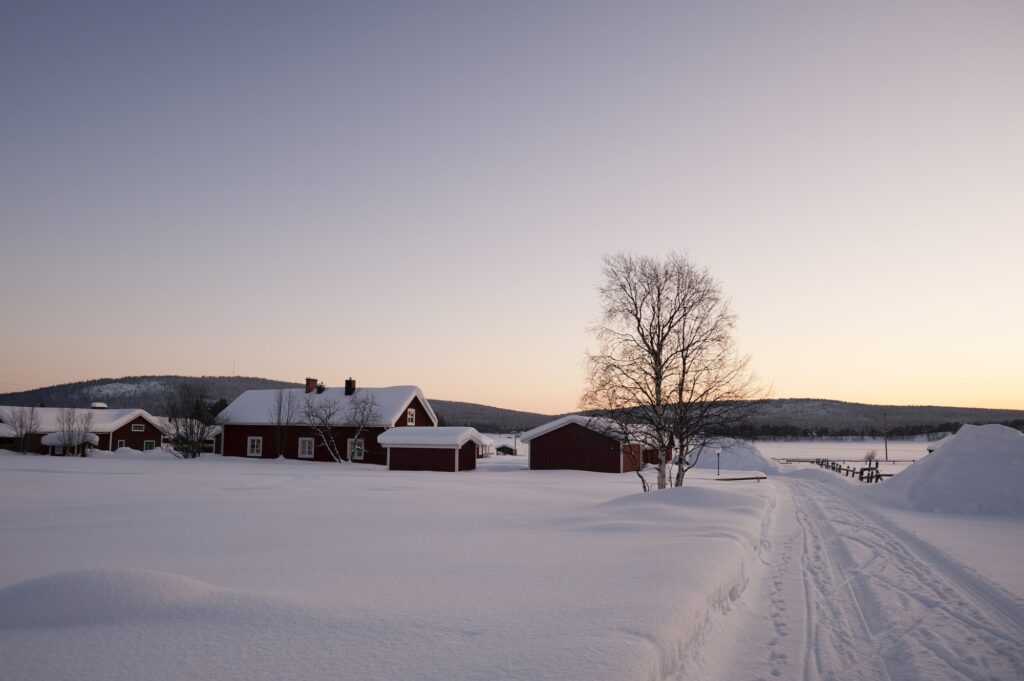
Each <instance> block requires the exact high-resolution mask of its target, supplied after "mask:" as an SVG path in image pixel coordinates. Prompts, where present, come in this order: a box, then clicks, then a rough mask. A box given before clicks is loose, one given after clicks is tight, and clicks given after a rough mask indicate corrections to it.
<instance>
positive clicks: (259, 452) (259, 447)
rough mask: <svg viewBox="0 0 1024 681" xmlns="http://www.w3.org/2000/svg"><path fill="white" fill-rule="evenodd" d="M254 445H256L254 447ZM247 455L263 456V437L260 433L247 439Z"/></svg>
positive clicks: (253, 456)
mask: <svg viewBox="0 0 1024 681" xmlns="http://www.w3.org/2000/svg"><path fill="white" fill-rule="evenodd" d="M253 445H256V447H255V448H254V447H253ZM245 455H246V456H251V457H252V458H254V459H255V458H262V457H263V438H262V437H260V436H259V435H251V436H249V437H248V438H247V439H246V441H245Z"/></svg>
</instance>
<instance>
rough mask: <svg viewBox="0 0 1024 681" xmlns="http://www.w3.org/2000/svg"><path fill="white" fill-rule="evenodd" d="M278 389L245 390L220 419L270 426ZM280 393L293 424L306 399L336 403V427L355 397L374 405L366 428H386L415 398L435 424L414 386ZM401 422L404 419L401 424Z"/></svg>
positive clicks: (347, 418)
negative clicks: (290, 403) (290, 407)
mask: <svg viewBox="0 0 1024 681" xmlns="http://www.w3.org/2000/svg"><path fill="white" fill-rule="evenodd" d="M278 392H279V391H278V390H246V391H245V392H244V393H242V394H241V395H239V396H238V397H237V398H235V401H234V402H232V403H231V404H229V405H228V406H227V408H226V409H224V411H222V412H221V413H220V416H221V419H222V420H223V422H224V423H228V424H236V425H237V424H245V425H270V424H273V423H275V419H274V418H273V416H272V413H273V412H274V405H275V400H276V399H277V395H278ZM281 392H283V393H284V394H285V395H290V396H291V398H292V399H294V400H295V423H302V422H303V421H304V419H303V416H302V411H303V409H304V408H305V405H306V400H307V399H308V400H310V401H311V403H312V404H314V405H316V404H322V403H324V402H327V401H328V400H334V401H335V402H337V404H338V407H339V409H338V419H339V422H338V425H344V424H345V422H346V421H349V416H348V415H349V412H350V409H351V407H352V405H353V400H354V399H355V398H357V397H358V398H365V397H373V399H374V400H375V401H376V403H377V411H378V413H379V414H380V418H379V419H376V420H375V422H373V423H370V424H367V425H370V426H377V427H387V426H392V425H394V424H395V422H396V421H398V419H399V417H404V416H405V409H406V408H407V407H408V406H409V403H410V402H412V400H413V398H414V397H415V398H419V401H420V404H422V405H423V408H424V409H426V410H427V414H428V415H429V416H430V420H431V421H433V423H434V425H437V416H436V415H435V414H434V410H433V409H432V408H431V407H430V403H429V402H427V398H426V397H424V396H423V391H422V390H420V389H419V388H417V387H416V386H414V385H394V386H390V387H387V388H356V390H355V392H354V393H353V394H352V395H346V394H345V389H344V388H328V389H327V390H325V391H323V392H322V393H317V392H316V391H313V392H311V393H307V392H306V391H305V388H286V389H284V390H283V391H281ZM402 423H404V420H403V421H402Z"/></svg>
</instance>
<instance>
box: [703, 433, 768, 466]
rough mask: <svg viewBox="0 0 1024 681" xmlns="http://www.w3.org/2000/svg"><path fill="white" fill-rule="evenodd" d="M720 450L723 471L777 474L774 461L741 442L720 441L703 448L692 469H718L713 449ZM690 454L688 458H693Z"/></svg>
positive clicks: (753, 447) (746, 443)
mask: <svg viewBox="0 0 1024 681" xmlns="http://www.w3.org/2000/svg"><path fill="white" fill-rule="evenodd" d="M718 447H721V448H722V457H721V467H722V470H723V471H751V472H752V471H757V472H760V473H778V472H779V466H778V464H776V463H775V462H774V461H772V460H771V459H769V458H768V457H766V456H765V455H764V454H762V453H761V450H759V449H758V448H757V447H755V446H754V445H753V444H751V443H750V442H744V441H743V440H733V439H721V440H715V441H713V442H712V443H710V444H708V445H707V446H706V447H704V448H703V449H702V450H701V452H700V458H699V459H697V465H696V466H694V468H708V469H711V470H715V469H716V468H717V467H718V463H719V462H717V461H715V458H716V457H715V449H716V448H718ZM693 456H694V455H693V454H692V453H691V455H690V458H691V459H692V458H693Z"/></svg>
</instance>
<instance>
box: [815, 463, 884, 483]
mask: <svg viewBox="0 0 1024 681" xmlns="http://www.w3.org/2000/svg"><path fill="white" fill-rule="evenodd" d="M814 463H815V464H816V465H817V466H819V467H821V468H824V469H826V470H830V471H834V472H836V473H839V474H841V475H844V476H846V477H848V478H857V480H859V481H860V482H881V481H882V479H883V478H891V477H892V475H893V474H892V473H881V472H879V470H878V462H877V461H869V462H868V465H867V466H862V467H860V468H854V467H853V466H843V463H844V462H842V461H835V460H833V459H815V460H814Z"/></svg>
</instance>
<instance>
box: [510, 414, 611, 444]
mask: <svg viewBox="0 0 1024 681" xmlns="http://www.w3.org/2000/svg"><path fill="white" fill-rule="evenodd" d="M571 423H575V424H576V425H577V426H582V427H583V428H587V429H588V430H592V431H594V432H596V433H601V434H602V435H607V436H608V437H610V438H613V439H615V440H621V439H622V429H621V428H620V427H619V425H618V424H617V423H616V422H615V421H612V420H611V419H606V418H602V417H600V416H582V415H580V414H569V415H568V416H563V417H561V418H557V419H555V420H554V421H548V422H547V423H545V424H544V425H542V426H537V427H536V428H534V429H533V430H528V431H526V432H525V433H523V434H522V435H520V436H519V439H520V440H522V441H523V442H529V441H530V440H533V439H534V438H538V437H540V436H541V435H547V434H548V433H550V432H551V431H553V430H558V429H559V428H562V427H563V426H567V425H569V424H571Z"/></svg>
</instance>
